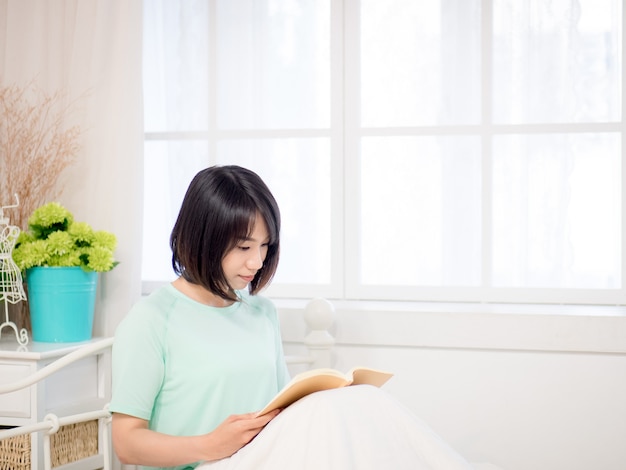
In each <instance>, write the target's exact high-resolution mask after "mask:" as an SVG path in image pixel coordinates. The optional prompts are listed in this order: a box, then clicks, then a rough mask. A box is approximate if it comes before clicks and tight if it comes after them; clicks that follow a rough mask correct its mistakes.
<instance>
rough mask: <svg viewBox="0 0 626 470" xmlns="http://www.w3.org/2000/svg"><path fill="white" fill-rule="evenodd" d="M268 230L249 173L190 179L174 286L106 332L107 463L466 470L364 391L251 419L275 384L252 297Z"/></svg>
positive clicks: (269, 309) (275, 242)
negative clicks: (109, 383)
mask: <svg viewBox="0 0 626 470" xmlns="http://www.w3.org/2000/svg"><path fill="white" fill-rule="evenodd" d="M279 235H280V213H279V210H278V206H277V204H276V201H275V200H274V197H273V196H272V194H271V192H270V191H269V189H268V188H267V186H266V185H265V184H264V183H263V181H262V180H261V179H260V178H259V177H258V176H257V175H256V174H255V173H253V172H251V171H250V170H247V169H244V168H241V167H237V166H222V167H220V166H216V167H211V168H208V169H205V170H203V171H201V172H199V173H198V174H197V175H196V176H195V177H194V179H193V180H192V182H191V184H190V186H189V188H188V190H187V193H186V195H185V197H184V199H183V203H182V206H181V208H180V212H179V215H178V219H177V221H176V224H175V225H174V229H173V231H172V234H171V239H170V245H171V249H172V253H173V254H172V265H173V268H174V271H175V273H176V274H177V275H178V276H179V277H178V278H177V279H176V280H175V281H174V282H172V283H171V284H170V285H167V286H165V287H163V288H161V289H160V290H157V291H156V292H154V293H153V294H151V295H150V296H148V297H146V298H144V299H142V300H140V301H139V302H138V303H137V304H136V305H135V306H134V307H133V308H132V309H131V311H130V312H129V314H128V315H127V316H126V317H125V318H124V320H123V321H122V322H121V323H120V325H119V327H118V329H117V331H116V334H115V342H114V346H113V397H112V400H111V404H110V410H111V411H112V413H113V423H112V434H113V445H114V448H115V451H116V453H117V456H118V457H119V459H120V461H121V462H122V463H126V464H137V465H143V466H150V467H159V468H176V469H186V468H194V467H196V466H197V465H199V464H200V463H202V462H204V464H203V467H204V468H211V469H213V468H215V469H216V470H222V469H235V468H236V469H240V470H247V469H249V470H252V469H254V470H257V469H268V470H270V469H272V470H292V469H296V468H297V469H315V470H320V469H337V470H339V469H341V470H344V469H350V468H358V469H367V468H372V469H373V468H394V469H396V470H397V469H401V468H407V469H411V470H417V469H422V468H423V469H437V468H439V469H446V470H452V469H457V468H458V469H465V468H468V467H466V464H465V462H464V461H463V460H462V459H461V458H460V457H459V456H458V455H457V454H456V453H455V452H454V451H452V450H451V449H449V448H448V447H447V446H446V445H445V444H444V443H443V442H442V441H441V440H440V439H439V438H438V437H437V436H436V435H435V434H434V433H432V431H430V430H429V429H428V428H427V427H426V426H424V425H422V424H421V423H419V421H417V419H416V418H414V417H413V416H412V415H411V414H410V413H409V412H408V411H407V410H406V409H404V408H403V407H402V406H401V405H399V404H398V403H396V402H395V401H394V400H392V399H391V398H390V397H389V396H386V395H385V394H384V393H383V392H382V391H380V390H379V389H377V388H375V387H366V386H354V387H348V388H346V389H342V390H333V391H330V392H324V393H320V394H313V395H310V396H308V397H306V398H304V399H302V400H300V401H299V402H297V403H295V404H293V405H291V406H290V407H288V408H287V409H286V410H284V411H283V412H282V413H281V414H280V416H279V417H278V418H277V419H274V418H276V416H277V415H278V413H279V411H275V412H272V413H269V414H267V415H263V416H261V417H255V414H254V412H255V411H258V410H260V409H261V408H262V407H263V406H264V405H265V404H266V403H267V402H268V401H269V400H270V399H271V398H272V397H273V396H274V395H275V394H276V393H277V392H278V391H279V390H280V389H281V388H282V387H283V386H284V385H285V384H286V383H287V382H288V380H289V374H288V372H287V368H286V365H285V361H284V357H283V350H282V343H281V337H280V329H279V323H278V319H277V315H276V311H275V308H274V307H273V305H272V303H271V302H269V301H268V300H266V299H265V298H263V297H261V296H258V295H256V294H257V293H258V292H259V291H260V290H261V289H263V287H265V286H266V285H267V284H268V283H269V282H270V280H271V279H272V277H273V275H274V273H275V271H276V267H277V264H278V255H279V251H280V250H279V248H280V243H279V242H280V238H279ZM348 389H350V390H348ZM272 420H273V421H272ZM270 421H272V422H271V423H270ZM268 423H269V425H268ZM264 429H265V430H264ZM261 430H264V431H263V432H262V433H261V434H260V435H258V434H259V433H260V432H261ZM257 435H258V436H257ZM253 439H254V440H253ZM251 441H252V442H251ZM381 465H382V467H381Z"/></svg>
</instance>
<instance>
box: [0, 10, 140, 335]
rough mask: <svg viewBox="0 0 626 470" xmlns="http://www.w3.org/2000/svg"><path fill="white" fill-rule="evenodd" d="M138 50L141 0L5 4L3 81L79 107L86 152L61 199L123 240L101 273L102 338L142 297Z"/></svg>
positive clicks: (98, 322)
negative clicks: (113, 263) (63, 97)
mask: <svg viewBox="0 0 626 470" xmlns="http://www.w3.org/2000/svg"><path fill="white" fill-rule="evenodd" d="M141 43H142V2H141V0H58V1H54V2H51V1H48V0H0V82H1V83H2V84H3V85H13V84H15V85H27V84H29V83H33V84H34V85H36V86H37V87H39V88H41V89H42V90H44V91H46V92H48V93H54V92H56V91H58V90H63V92H64V93H67V95H68V98H69V99H70V100H76V107H75V108H74V113H72V119H75V120H76V124H78V125H80V127H81V129H82V131H83V133H82V135H81V142H80V144H81V149H80V152H79V155H78V159H77V162H76V164H74V165H73V166H71V167H70V168H69V169H68V170H67V171H66V173H65V174H64V175H63V177H62V182H61V183H60V184H62V185H63V187H62V193H61V196H60V198H59V202H61V203H62V204H64V205H65V206H66V207H68V209H70V210H71V211H72V212H74V215H75V217H76V218H77V219H78V220H85V221H87V222H89V223H91V224H92V225H93V226H94V228H96V229H102V230H108V231H111V232H113V233H115V234H116V235H117V238H118V240H119V245H118V249H117V251H116V256H117V258H118V259H119V261H120V264H119V265H118V266H117V267H116V268H115V269H114V270H113V271H111V272H108V273H106V274H104V275H102V276H101V283H100V287H99V298H98V304H97V307H96V319H95V334H97V335H111V334H113V331H114V329H115V326H116V325H117V323H118V322H119V320H120V319H121V318H122V317H123V316H124V314H125V313H126V312H127V311H128V309H129V307H130V305H131V304H132V303H133V302H134V301H135V300H136V299H137V298H138V297H139V295H140V293H141V279H140V278H141V274H140V273H141V226H142V225H141V219H142V205H143V199H142V195H143V191H142V180H143V172H142V171H143V121H142V119H143V117H142V116H143V109H142V88H141V72H142V68H141V63H142V61H141V57H142V50H141ZM73 124H74V123H73ZM0 177H1V178H10V175H1V176H0Z"/></svg>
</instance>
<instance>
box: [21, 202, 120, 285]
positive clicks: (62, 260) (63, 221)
mask: <svg viewBox="0 0 626 470" xmlns="http://www.w3.org/2000/svg"><path fill="white" fill-rule="evenodd" d="M28 228H29V230H28V231H23V232H21V233H20V235H19V237H18V239H17V241H16V244H15V248H14V249H13V260H14V261H15V263H16V264H17V266H18V267H19V269H20V270H21V271H22V273H25V272H26V270H27V269H29V268H34V267H42V266H60V267H73V266H79V267H81V268H82V269H83V270H84V271H86V272H94V271H95V272H105V271H110V270H111V269H113V268H114V267H115V266H117V264H118V262H117V261H115V258H114V256H113V252H114V250H115V248H116V246H117V238H116V237H115V235H113V234H112V233H110V232H105V231H102V230H100V231H94V230H93V229H92V228H91V226H90V225H89V224H87V223H86V222H75V221H74V216H73V215H72V213H71V212H70V211H68V210H67V209H66V208H65V207H63V206H62V205H61V204H59V203H57V202H50V203H48V204H45V205H43V206H40V207H39V208H37V209H35V210H34V211H33V213H32V215H31V216H30V217H29V219H28Z"/></svg>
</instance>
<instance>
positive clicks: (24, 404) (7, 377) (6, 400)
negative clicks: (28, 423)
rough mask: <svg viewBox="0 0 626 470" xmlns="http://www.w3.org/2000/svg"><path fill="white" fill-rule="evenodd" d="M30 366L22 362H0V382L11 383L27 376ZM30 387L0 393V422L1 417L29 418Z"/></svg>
mask: <svg viewBox="0 0 626 470" xmlns="http://www.w3.org/2000/svg"><path fill="white" fill-rule="evenodd" d="M31 373H32V368H31V367H30V366H28V365H23V364H6V363H5V364H0V384H7V383H13V382H15V381H17V380H20V379H23V378H25V377H28V375H29V374H31ZM30 402H31V387H28V388H25V389H22V390H17V391H15V392H11V393H3V394H0V424H2V418H3V417H7V418H30V416H31V409H30Z"/></svg>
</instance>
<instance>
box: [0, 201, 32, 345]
mask: <svg viewBox="0 0 626 470" xmlns="http://www.w3.org/2000/svg"><path fill="white" fill-rule="evenodd" d="M19 205H20V201H19V199H18V197H17V194H16V195H15V204H13V205H10V206H2V207H0V302H3V303H4V322H3V323H1V324H0V336H2V330H3V328H4V327H9V328H12V329H13V331H14V332H15V337H16V339H17V342H18V343H19V344H20V345H21V346H26V345H27V344H28V331H27V330H26V328H22V329H21V330H18V328H17V325H16V324H15V323H13V322H12V321H9V304H10V303H11V304H16V303H18V302H21V301H23V300H26V292H24V283H23V280H22V273H21V272H20V269H19V268H18V267H17V264H15V261H14V260H13V257H12V256H11V255H12V253H13V248H14V247H15V242H16V241H17V237H18V236H19V234H20V229H19V227H16V226H15V225H9V218H8V217H5V216H4V210H5V209H12V208H15V207H18V206H19Z"/></svg>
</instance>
